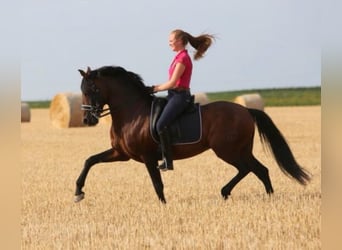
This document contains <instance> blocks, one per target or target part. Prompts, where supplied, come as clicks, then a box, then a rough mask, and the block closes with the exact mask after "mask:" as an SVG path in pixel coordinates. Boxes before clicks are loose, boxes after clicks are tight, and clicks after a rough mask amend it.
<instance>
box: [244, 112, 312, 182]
mask: <svg viewBox="0 0 342 250" xmlns="http://www.w3.org/2000/svg"><path fill="white" fill-rule="evenodd" d="M248 111H249V113H250V114H251V115H252V117H253V118H254V121H255V123H256V125H257V127H258V131H259V135H260V139H261V142H262V143H263V144H266V145H267V146H268V147H269V148H271V150H272V153H273V156H274V158H275V159H276V161H277V163H278V165H279V167H280V169H281V170H282V171H283V172H284V173H285V174H286V175H288V176H292V177H293V178H294V179H295V180H297V181H298V182H299V183H300V184H302V185H305V184H307V183H308V182H309V181H310V176H309V173H308V172H307V171H306V170H305V169H303V168H302V167H301V166H299V164H298V163H297V162H296V159H295V158H294V156H293V154H292V152H291V149H290V147H289V145H288V144H287V142H286V140H285V138H284V136H283V135H282V134H281V132H280V131H279V130H278V128H277V127H276V125H275V124H274V123H273V121H272V120H271V118H270V117H269V116H268V115H267V114H266V113H265V112H263V111H260V110H257V109H248Z"/></svg>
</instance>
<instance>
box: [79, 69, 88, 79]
mask: <svg viewBox="0 0 342 250" xmlns="http://www.w3.org/2000/svg"><path fill="white" fill-rule="evenodd" d="M78 71H79V72H80V74H81V76H83V77H85V76H86V75H87V73H86V72H84V71H83V70H81V69H79V70H78Z"/></svg>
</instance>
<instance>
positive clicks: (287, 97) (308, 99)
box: [27, 86, 321, 108]
mask: <svg viewBox="0 0 342 250" xmlns="http://www.w3.org/2000/svg"><path fill="white" fill-rule="evenodd" d="M251 93H259V94H260V95H261V97H262V99H263V100H264V102H265V106H309V105H321V87H320V86H319V87H308V88H282V89H278V88H274V89H251V90H239V91H224V92H212V93H207V95H208V98H209V100H210V101H219V100H220V101H233V100H234V99H235V98H236V97H237V96H239V95H244V94H251ZM27 103H28V104H29V106H30V108H49V107H50V101H49V100H45V101H27Z"/></svg>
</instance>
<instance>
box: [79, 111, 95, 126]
mask: <svg viewBox="0 0 342 250" xmlns="http://www.w3.org/2000/svg"><path fill="white" fill-rule="evenodd" d="M98 122H99V119H97V118H96V117H95V116H93V115H92V114H90V112H87V111H86V112H85V113H84V117H83V124H85V125H88V126H95V125H96V124H98Z"/></svg>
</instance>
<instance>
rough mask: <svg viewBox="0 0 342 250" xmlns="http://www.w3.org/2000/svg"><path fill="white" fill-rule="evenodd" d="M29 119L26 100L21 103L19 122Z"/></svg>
mask: <svg viewBox="0 0 342 250" xmlns="http://www.w3.org/2000/svg"><path fill="white" fill-rule="evenodd" d="M30 121H31V111H30V106H29V105H28V104H27V103H26V102H22V103H21V122H30Z"/></svg>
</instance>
